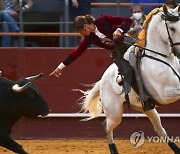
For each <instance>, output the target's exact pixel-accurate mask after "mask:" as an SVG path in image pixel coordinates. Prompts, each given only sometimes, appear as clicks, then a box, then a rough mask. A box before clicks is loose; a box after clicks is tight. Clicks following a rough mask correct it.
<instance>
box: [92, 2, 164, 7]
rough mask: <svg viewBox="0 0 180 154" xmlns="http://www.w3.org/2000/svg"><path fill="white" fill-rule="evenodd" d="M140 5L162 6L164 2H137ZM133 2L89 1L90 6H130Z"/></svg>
mask: <svg viewBox="0 0 180 154" xmlns="http://www.w3.org/2000/svg"><path fill="white" fill-rule="evenodd" d="M139 4H140V5H141V6H162V5H163V4H164V3H139ZM132 5H133V3H91V6H92V7H115V6H125V7H129V6H132Z"/></svg>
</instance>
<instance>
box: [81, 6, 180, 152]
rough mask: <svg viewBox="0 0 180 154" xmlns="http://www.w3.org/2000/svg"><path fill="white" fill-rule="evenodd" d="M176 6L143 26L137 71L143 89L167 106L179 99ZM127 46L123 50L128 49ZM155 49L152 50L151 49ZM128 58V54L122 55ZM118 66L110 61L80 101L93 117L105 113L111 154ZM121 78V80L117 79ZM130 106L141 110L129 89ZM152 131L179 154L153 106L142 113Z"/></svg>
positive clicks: (118, 109) (119, 102)
mask: <svg viewBox="0 0 180 154" xmlns="http://www.w3.org/2000/svg"><path fill="white" fill-rule="evenodd" d="M179 9H180V7H179V6H178V7H177V8H175V9H173V10H167V7H166V6H164V7H163V11H160V12H159V13H157V14H155V15H154V16H153V17H152V19H151V21H150V22H149V25H148V29H147V43H146V46H145V48H147V49H150V50H152V51H149V50H146V51H145V55H147V56H144V57H142V60H141V64H140V70H141V78H142V81H143V83H144V86H145V88H146V90H147V91H148V92H149V94H150V95H151V96H152V97H153V98H154V99H155V100H156V101H157V102H158V103H159V104H161V105H167V104H170V103H173V102H176V101H178V100H180V81H179V80H180V77H179V74H180V62H179V59H178V58H179V57H180V20H179ZM132 48H134V47H130V48H129V49H128V51H127V53H128V52H129V51H131V50H132ZM154 51H155V52H154ZM125 57H126V58H127V59H128V54H126V55H125ZM117 75H118V69H117V67H116V65H115V64H112V65H110V66H109V67H108V69H107V70H106V71H105V73H104V74H103V76H102V78H101V79H100V80H99V81H98V82H97V83H95V85H94V87H93V88H92V89H90V90H88V91H86V92H84V94H85V95H84V98H83V100H82V104H83V109H84V110H85V112H89V113H90V115H91V117H90V118H88V120H89V119H93V118H95V117H97V116H98V115H99V114H100V113H101V112H102V110H103V111H104V114H105V116H106V120H105V121H104V122H103V124H102V125H103V128H104V130H105V132H106V137H107V141H108V144H109V149H110V152H111V154H118V150H117V148H116V146H115V143H114V140H113V130H114V128H115V127H117V126H118V125H119V124H120V123H121V120H122V115H123V102H124V101H125V99H124V93H123V92H122V91H123V88H122V87H121V86H119V85H118V84H117V81H116V79H117ZM120 80H121V79H120ZM129 97H130V105H131V107H132V108H134V109H136V110H138V111H141V112H144V111H143V108H142V105H141V103H140V102H139V101H138V100H137V94H136V93H135V92H134V91H133V90H131V92H130V94H129ZM144 113H145V114H146V115H147V117H148V118H149V120H150V121H151V123H152V125H153V126H154V130H155V132H156V133H157V134H158V135H159V136H160V137H164V138H166V139H168V141H167V143H168V145H169V146H170V148H171V149H172V150H173V151H174V152H175V153H176V154H180V148H179V147H178V146H176V144H175V143H173V142H172V141H171V140H170V139H169V138H168V136H167V133H166V131H165V129H164V128H163V127H162V125H161V119H160V116H159V114H158V112H157V110H156V109H151V110H149V111H145V112H144Z"/></svg>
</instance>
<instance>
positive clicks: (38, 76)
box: [25, 73, 43, 81]
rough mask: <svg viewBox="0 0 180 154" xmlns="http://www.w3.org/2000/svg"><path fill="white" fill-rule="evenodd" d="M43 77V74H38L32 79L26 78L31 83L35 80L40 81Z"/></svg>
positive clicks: (31, 77)
mask: <svg viewBox="0 0 180 154" xmlns="http://www.w3.org/2000/svg"><path fill="white" fill-rule="evenodd" d="M42 76H43V73H40V74H38V75H34V76H30V77H27V78H25V79H27V80H29V81H34V80H37V79H39V78H40V77H42Z"/></svg>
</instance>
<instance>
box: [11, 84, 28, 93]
mask: <svg viewBox="0 0 180 154" xmlns="http://www.w3.org/2000/svg"><path fill="white" fill-rule="evenodd" d="M30 83H31V82H28V83H26V84H25V85H24V86H21V87H20V86H19V85H18V84H15V85H14V86H13V87H12V90H13V91H14V92H17V93H20V92H23V91H24V90H25V89H27V88H28V86H29V84H30Z"/></svg>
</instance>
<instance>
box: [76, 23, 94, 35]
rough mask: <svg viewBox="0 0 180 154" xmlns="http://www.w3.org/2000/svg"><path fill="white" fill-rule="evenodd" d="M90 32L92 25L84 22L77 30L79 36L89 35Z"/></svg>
mask: <svg viewBox="0 0 180 154" xmlns="http://www.w3.org/2000/svg"><path fill="white" fill-rule="evenodd" d="M91 32H92V26H91V25H88V24H84V27H83V29H82V30H80V31H79V33H80V34H81V36H89V35H90V33H91Z"/></svg>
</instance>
